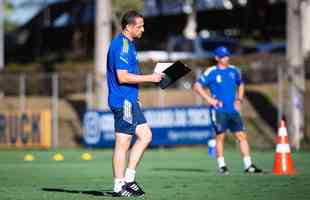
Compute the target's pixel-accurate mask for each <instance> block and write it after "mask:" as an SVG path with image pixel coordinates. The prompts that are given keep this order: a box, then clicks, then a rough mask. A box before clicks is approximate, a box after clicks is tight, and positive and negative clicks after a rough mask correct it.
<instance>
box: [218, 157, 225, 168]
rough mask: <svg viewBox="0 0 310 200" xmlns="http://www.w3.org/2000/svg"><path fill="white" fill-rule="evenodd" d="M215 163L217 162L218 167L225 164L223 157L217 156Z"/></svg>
mask: <svg viewBox="0 0 310 200" xmlns="http://www.w3.org/2000/svg"><path fill="white" fill-rule="evenodd" d="M217 164H218V166H219V168H221V167H224V166H226V163H225V159H224V157H218V158H217Z"/></svg>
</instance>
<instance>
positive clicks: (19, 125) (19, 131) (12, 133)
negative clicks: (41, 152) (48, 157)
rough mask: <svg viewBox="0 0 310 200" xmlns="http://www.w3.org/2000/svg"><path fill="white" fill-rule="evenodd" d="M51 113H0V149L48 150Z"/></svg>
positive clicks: (49, 145)
mask: <svg viewBox="0 0 310 200" xmlns="http://www.w3.org/2000/svg"><path fill="white" fill-rule="evenodd" d="M51 120H52V118H51V112H50V111H40V112H24V113H19V112H1V111H0V148H50V147H51V134H52V132H51Z"/></svg>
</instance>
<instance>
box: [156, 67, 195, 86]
mask: <svg viewBox="0 0 310 200" xmlns="http://www.w3.org/2000/svg"><path fill="white" fill-rule="evenodd" d="M190 71H191V69H190V68H188V67H187V66H186V65H185V64H183V63H182V62H181V61H177V62H175V63H173V64H172V65H171V66H169V67H168V68H167V69H165V70H164V71H163V72H162V73H164V74H165V77H164V78H163V79H162V80H161V81H160V82H159V83H158V85H159V87H160V88H161V89H165V88H167V87H168V86H169V85H171V84H173V83H174V82H176V81H177V80H178V79H180V78H181V77H183V76H185V75H186V74H187V73H189V72H190Z"/></svg>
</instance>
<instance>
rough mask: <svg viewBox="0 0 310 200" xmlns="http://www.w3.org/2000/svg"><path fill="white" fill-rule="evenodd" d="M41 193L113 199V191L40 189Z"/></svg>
mask: <svg viewBox="0 0 310 200" xmlns="http://www.w3.org/2000/svg"><path fill="white" fill-rule="evenodd" d="M41 190H42V191H46V192H64V193H72V194H86V195H93V196H106V197H114V195H113V191H108V190H107V191H105V190H102V191H96V190H67V189H61V188H42V189H41Z"/></svg>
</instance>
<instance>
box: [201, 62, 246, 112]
mask: <svg viewBox="0 0 310 200" xmlns="http://www.w3.org/2000/svg"><path fill="white" fill-rule="evenodd" d="M197 81H198V82H199V83H200V84H201V85H203V86H204V87H208V88H209V89H210V92H211V95H212V97H214V98H216V99H217V100H219V101H221V102H223V106H222V107H218V108H215V109H216V110H218V111H221V112H229V113H231V112H236V109H235V106H234V102H235V99H236V95H237V89H238V86H239V85H240V84H242V83H243V81H242V79H241V74H240V70H239V69H238V68H236V67H235V66H232V65H230V66H228V67H226V68H223V69H220V68H219V67H217V66H212V67H210V68H208V69H206V70H205V72H204V73H203V74H202V75H201V76H200V78H199V79H198V80H197Z"/></svg>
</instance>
